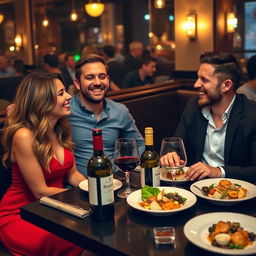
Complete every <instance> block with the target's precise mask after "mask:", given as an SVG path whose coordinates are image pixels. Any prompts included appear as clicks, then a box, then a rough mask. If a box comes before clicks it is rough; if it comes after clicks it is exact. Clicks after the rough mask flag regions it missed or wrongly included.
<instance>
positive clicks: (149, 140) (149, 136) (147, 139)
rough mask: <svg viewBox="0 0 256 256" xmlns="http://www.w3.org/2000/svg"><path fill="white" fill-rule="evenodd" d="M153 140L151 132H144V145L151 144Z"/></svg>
mask: <svg viewBox="0 0 256 256" xmlns="http://www.w3.org/2000/svg"><path fill="white" fill-rule="evenodd" d="M153 145H154V140H153V134H145V146H146V147H147V146H153Z"/></svg>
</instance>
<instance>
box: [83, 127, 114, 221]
mask: <svg viewBox="0 0 256 256" xmlns="http://www.w3.org/2000/svg"><path fill="white" fill-rule="evenodd" d="M92 135H93V156H92V158H91V159H90V160H89V162H88V166H87V171H88V184H89V202H90V208H91V214H92V219H94V220H97V221H106V220H109V219H112V218H113V217H114V212H115V211H114V191H113V172H112V165H111V162H110V160H109V159H108V158H107V157H106V156H105V155H104V152H103V141H102V130H101V129H93V131H92Z"/></svg>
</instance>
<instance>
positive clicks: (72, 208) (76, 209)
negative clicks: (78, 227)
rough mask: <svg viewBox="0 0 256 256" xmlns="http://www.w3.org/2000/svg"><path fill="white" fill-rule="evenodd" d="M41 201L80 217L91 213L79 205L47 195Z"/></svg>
mask: <svg viewBox="0 0 256 256" xmlns="http://www.w3.org/2000/svg"><path fill="white" fill-rule="evenodd" d="M40 203H41V204H45V205H48V206H51V207H53V208H56V209H58V210H60V211H63V212H66V213H69V214H71V215H74V216H76V217H79V218H85V217H86V216H88V215H89V214H90V211H89V210H85V209H83V208H81V207H80V206H78V205H73V204H67V203H63V202H61V201H58V200H55V199H52V198H50V197H47V196H44V197H42V198H41V199H40Z"/></svg>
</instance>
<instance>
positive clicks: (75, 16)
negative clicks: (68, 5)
mask: <svg viewBox="0 0 256 256" xmlns="http://www.w3.org/2000/svg"><path fill="white" fill-rule="evenodd" d="M70 20H71V21H77V20H78V15H77V12H76V10H75V2H74V0H72V12H71V13H70Z"/></svg>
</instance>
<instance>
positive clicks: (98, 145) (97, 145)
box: [93, 135, 103, 154]
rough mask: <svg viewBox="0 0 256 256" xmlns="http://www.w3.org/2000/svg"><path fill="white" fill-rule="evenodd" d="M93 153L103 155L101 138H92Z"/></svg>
mask: <svg viewBox="0 0 256 256" xmlns="http://www.w3.org/2000/svg"><path fill="white" fill-rule="evenodd" d="M93 151H94V154H95V153H96V152H98V154H99V153H101V154H102V153H103V141H102V136H101V135H100V136H93Z"/></svg>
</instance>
